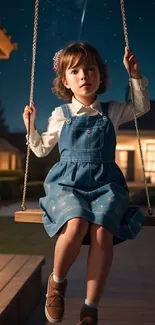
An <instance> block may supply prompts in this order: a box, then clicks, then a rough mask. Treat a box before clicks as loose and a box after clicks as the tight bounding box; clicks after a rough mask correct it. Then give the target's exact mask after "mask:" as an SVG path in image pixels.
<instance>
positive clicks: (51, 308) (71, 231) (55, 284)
mask: <svg viewBox="0 0 155 325" xmlns="http://www.w3.org/2000/svg"><path fill="white" fill-rule="evenodd" d="M88 227H89V223H88V222H87V221H86V220H84V219H80V218H78V217H77V218H74V219H72V220H70V221H68V222H67V223H66V225H65V226H64V227H63V230H62V232H61V234H60V236H59V238H58V240H57V242H56V246H55V254H54V274H51V275H50V277H49V280H48V286H47V295H46V305H45V314H46V317H47V319H48V321H49V322H50V323H59V322H60V321H61V320H62V318H63V315H64V306H65V303H64V298H65V291H66V286H67V280H66V279H65V278H66V275H67V273H68V271H69V269H70V267H71V266H72V264H73V263H74V261H75V260H76V257H77V255H78V254H79V251H80V247H81V243H82V240H83V238H84V237H85V235H86V233H87V231H88Z"/></svg>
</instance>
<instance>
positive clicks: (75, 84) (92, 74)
mask: <svg viewBox="0 0 155 325" xmlns="http://www.w3.org/2000/svg"><path fill="white" fill-rule="evenodd" d="M100 82H101V80H100V72H99V69H98V66H97V65H96V64H80V65H75V66H74V67H70V68H68V69H67V70H66V73H65V78H64V79H63V84H64V86H65V87H66V88H68V89H71V91H72V92H73V94H74V96H75V98H76V99H77V100H79V101H80V102H81V103H84V104H85V102H86V101H90V102H92V101H93V100H95V97H96V92H97V90H98V88H99V86H100Z"/></svg>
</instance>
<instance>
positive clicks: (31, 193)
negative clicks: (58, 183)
mask: <svg viewBox="0 0 155 325" xmlns="http://www.w3.org/2000/svg"><path fill="white" fill-rule="evenodd" d="M20 190H21V193H22V192H23V185H22V186H20ZM42 196H45V192H44V188H43V182H42V181H35V182H28V183H27V187H26V198H29V199H30V198H33V199H39V198H40V197H42Z"/></svg>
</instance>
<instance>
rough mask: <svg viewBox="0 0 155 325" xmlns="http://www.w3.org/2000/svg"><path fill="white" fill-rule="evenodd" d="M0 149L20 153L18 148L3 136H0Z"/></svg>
mask: <svg viewBox="0 0 155 325" xmlns="http://www.w3.org/2000/svg"><path fill="white" fill-rule="evenodd" d="M0 151H5V152H16V153H21V152H20V150H19V149H17V148H16V147H14V146H12V144H11V143H9V142H8V141H7V140H6V139H4V138H0Z"/></svg>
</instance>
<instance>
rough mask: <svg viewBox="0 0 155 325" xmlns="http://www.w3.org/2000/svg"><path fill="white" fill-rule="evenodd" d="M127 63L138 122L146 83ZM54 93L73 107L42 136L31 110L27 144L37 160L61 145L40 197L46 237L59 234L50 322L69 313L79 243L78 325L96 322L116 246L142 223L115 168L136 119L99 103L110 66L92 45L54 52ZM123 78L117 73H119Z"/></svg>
mask: <svg viewBox="0 0 155 325" xmlns="http://www.w3.org/2000/svg"><path fill="white" fill-rule="evenodd" d="M124 66H125V68H126V70H127V71H128V73H129V70H130V76H131V82H132V87H133V95H134V104H135V109H136V114H137V117H139V116H141V115H143V114H145V113H146V112H148V111H149V108H150V103H149V99H148V94H147V90H146V87H147V81H146V79H145V78H144V77H142V75H141V73H140V67H139V64H138V61H137V59H136V58H135V56H134V55H132V54H131V52H130V50H129V49H127V48H126V49H125V55H124ZM54 69H55V72H56V78H55V80H54V88H53V91H54V92H55V94H56V95H57V96H58V97H59V98H63V99H65V100H69V101H70V103H69V104H65V105H62V106H60V107H57V108H56V109H55V110H54V111H53V112H52V115H51V117H50V118H49V123H48V129H47V132H45V133H43V134H42V135H41V136H40V135H39V134H38V132H37V130H35V127H34V120H35V115H36V110H35V107H34V105H32V106H31V107H29V106H26V108H25V110H24V113H23V119H24V123H25V126H26V129H28V113H29V112H30V114H31V118H30V146H31V150H32V151H33V152H34V153H35V154H36V156H38V157H43V156H46V155H48V153H49V152H50V151H51V150H52V148H53V147H54V145H55V144H56V143H57V142H58V143H59V151H60V162H58V163H56V164H55V166H54V167H53V168H52V169H51V170H50V171H49V173H48V175H47V177H46V179H45V183H44V188H45V193H46V196H45V197H44V198H41V199H40V207H41V208H42V209H43V211H44V217H43V223H44V226H45V229H46V231H47V233H48V234H49V236H51V237H52V236H54V235H55V234H58V233H59V234H60V235H59V237H58V240H57V243H56V247H55V256H54V271H53V273H52V274H51V275H50V277H49V281H48V288H47V299H46V306H45V313H46V317H47V319H48V321H49V322H51V323H58V322H60V321H61V320H62V318H63V314H64V296H65V290H66V286H67V280H66V277H67V273H68V271H69V269H70V267H71V266H72V264H73V263H74V261H75V260H76V258H77V256H78V254H79V251H80V247H81V245H82V244H83V243H84V244H89V245H90V248H89V253H88V260H87V293H86V299H85V302H84V305H83V307H82V308H81V312H80V322H79V325H88V324H89V325H97V324H98V312H97V310H98V304H99V300H100V298H101V294H102V290H103V287H104V285H105V281H106V279H107V276H108V274H109V271H110V267H111V264H112V259H113V244H116V243H118V242H122V241H124V240H127V239H132V238H135V236H136V235H137V233H138V232H139V231H140V228H141V226H142V224H143V214H142V212H141V211H140V210H139V209H138V208H136V207H134V208H131V207H129V193H128V188H127V185H126V182H125V179H124V177H123V174H122V172H121V170H120V169H119V167H118V166H117V165H116V163H115V148H116V134H117V130H118V127H119V125H120V124H122V123H124V122H127V121H130V120H132V119H133V112H132V104H131V103H125V104H120V103H118V102H116V101H110V102H108V103H106V102H104V103H101V102H100V101H99V98H98V96H97V95H98V94H101V93H104V92H105V90H106V88H107V83H108V77H107V67H106V65H105V64H104V63H103V62H102V59H101V57H100V55H99V53H98V52H97V50H96V49H95V48H93V47H92V46H90V45H88V44H86V43H73V44H71V45H69V46H68V47H66V48H65V49H64V50H61V51H60V52H58V53H57V54H56V55H55V58H54ZM118 78H119V76H118Z"/></svg>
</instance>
